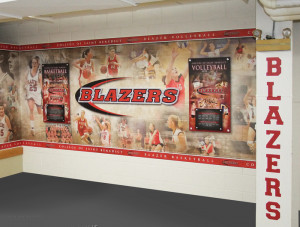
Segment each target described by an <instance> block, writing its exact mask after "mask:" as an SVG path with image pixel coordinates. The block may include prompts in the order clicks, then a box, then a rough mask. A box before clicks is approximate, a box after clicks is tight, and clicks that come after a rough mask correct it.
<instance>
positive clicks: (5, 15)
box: [0, 12, 23, 20]
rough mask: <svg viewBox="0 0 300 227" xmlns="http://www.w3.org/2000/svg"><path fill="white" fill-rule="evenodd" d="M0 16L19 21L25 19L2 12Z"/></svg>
mask: <svg viewBox="0 0 300 227" xmlns="http://www.w3.org/2000/svg"><path fill="white" fill-rule="evenodd" d="M0 16H3V17H10V18H17V19H20V20H22V19H23V17H21V16H18V15H13V14H9V13H2V12H0Z"/></svg>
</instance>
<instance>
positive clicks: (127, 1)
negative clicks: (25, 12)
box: [0, 0, 137, 6]
mask: <svg viewBox="0 0 300 227" xmlns="http://www.w3.org/2000/svg"><path fill="white" fill-rule="evenodd" d="M0 1H1V0H0ZM121 1H122V2H126V3H128V4H130V5H132V6H137V3H136V2H135V1H134V0H121Z"/></svg>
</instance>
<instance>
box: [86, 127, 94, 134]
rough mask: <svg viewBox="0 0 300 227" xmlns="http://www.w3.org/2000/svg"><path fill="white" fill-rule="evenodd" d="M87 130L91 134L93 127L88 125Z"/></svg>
mask: <svg viewBox="0 0 300 227" xmlns="http://www.w3.org/2000/svg"><path fill="white" fill-rule="evenodd" d="M87 132H88V133H89V134H90V135H91V134H92V133H93V128H91V127H88V128H87Z"/></svg>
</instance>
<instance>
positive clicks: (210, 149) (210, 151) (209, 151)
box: [201, 136, 215, 156]
mask: <svg viewBox="0 0 300 227" xmlns="http://www.w3.org/2000/svg"><path fill="white" fill-rule="evenodd" d="M201 149H202V151H203V152H204V155H210V156H213V155H214V154H215V149H214V145H213V138H212V137H209V136H206V137H205V138H204V145H203V146H202V147H201Z"/></svg>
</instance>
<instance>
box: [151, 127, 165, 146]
mask: <svg viewBox="0 0 300 227" xmlns="http://www.w3.org/2000/svg"><path fill="white" fill-rule="evenodd" d="M149 130H150V140H149V143H150V144H151V150H152V151H162V149H163V146H164V142H163V140H162V138H161V135H160V132H159V131H158V130H157V129H156V128H155V125H154V124H153V123H150V124H149Z"/></svg>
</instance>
